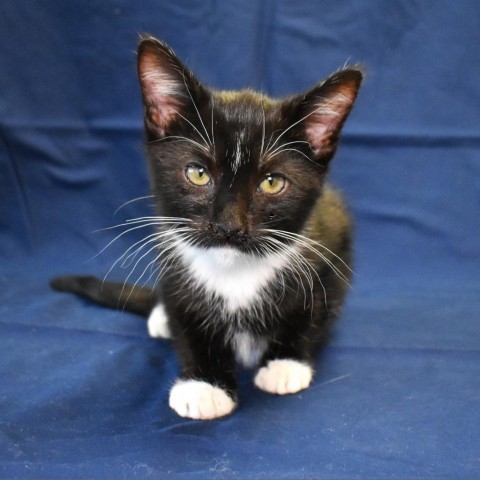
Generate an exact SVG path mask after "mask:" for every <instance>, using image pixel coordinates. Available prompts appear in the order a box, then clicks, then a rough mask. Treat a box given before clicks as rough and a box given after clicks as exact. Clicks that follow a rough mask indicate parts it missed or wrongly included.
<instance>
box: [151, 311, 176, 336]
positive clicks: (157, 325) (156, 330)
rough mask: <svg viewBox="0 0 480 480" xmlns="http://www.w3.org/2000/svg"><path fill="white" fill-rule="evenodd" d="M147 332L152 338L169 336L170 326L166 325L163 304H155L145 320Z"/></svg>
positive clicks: (166, 319)
mask: <svg viewBox="0 0 480 480" xmlns="http://www.w3.org/2000/svg"><path fill="white" fill-rule="evenodd" d="M147 327H148V334H149V335H150V336H151V337H153V338H170V337H171V333H170V328H169V327H168V317H167V312H166V311H165V307H164V306H163V304H161V303H159V304H158V305H156V306H155V308H154V309H153V310H152V312H151V313H150V315H149V317H148V321H147Z"/></svg>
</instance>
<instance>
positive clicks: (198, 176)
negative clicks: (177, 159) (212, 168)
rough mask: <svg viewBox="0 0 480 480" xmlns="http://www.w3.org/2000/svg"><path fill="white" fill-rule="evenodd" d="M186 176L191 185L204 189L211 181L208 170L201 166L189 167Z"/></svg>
mask: <svg viewBox="0 0 480 480" xmlns="http://www.w3.org/2000/svg"><path fill="white" fill-rule="evenodd" d="M185 176H186V177H187V178H188V179H189V180H190V182H191V183H193V184H194V185H197V186H199V187H204V186H205V185H208V184H209V183H210V181H211V178H210V174H209V173H208V170H207V169H206V168H204V167H200V166H199V165H189V166H188V167H187V169H186V170H185Z"/></svg>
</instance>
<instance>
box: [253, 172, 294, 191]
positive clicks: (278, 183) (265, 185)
mask: <svg viewBox="0 0 480 480" xmlns="http://www.w3.org/2000/svg"><path fill="white" fill-rule="evenodd" d="M286 184H287V180H286V179H285V178H284V177H282V176H281V175H273V174H268V175H267V176H266V177H265V178H264V179H263V180H262V181H261V182H260V185H259V186H258V188H259V189H260V191H261V192H262V193H266V194H267V195H276V194H277V193H280V192H281V191H282V190H283V189H284V188H285V185H286Z"/></svg>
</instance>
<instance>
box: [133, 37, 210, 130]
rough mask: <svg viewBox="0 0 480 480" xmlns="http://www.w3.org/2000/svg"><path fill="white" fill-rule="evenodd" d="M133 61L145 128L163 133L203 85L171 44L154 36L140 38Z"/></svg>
mask: <svg viewBox="0 0 480 480" xmlns="http://www.w3.org/2000/svg"><path fill="white" fill-rule="evenodd" d="M137 63H138V76H139V79H140V85H141V88H142V95H143V102H144V105H145V124H146V127H147V130H148V131H149V132H151V133H153V134H154V135H155V136H158V137H163V136H165V135H166V133H167V131H168V130H169V128H170V127H171V125H172V124H173V122H174V121H175V120H178V118H179V117H180V116H182V115H183V116H186V110H187V109H188V108H189V107H190V106H191V104H192V103H193V102H194V99H195V101H197V100H198V98H199V97H200V96H201V94H203V93H204V89H203V88H202V87H201V85H200V82H199V81H198V80H197V79H196V78H195V77H194V75H193V74H192V73H191V72H190V71H189V70H188V69H187V68H186V67H185V66H184V65H183V64H182V62H181V61H180V60H179V59H178V57H177V56H176V55H175V54H174V53H173V51H172V50H171V48H170V47H169V46H168V45H167V44H165V43H163V42H161V41H160V40H157V39H156V38H154V37H145V38H143V39H142V40H141V42H140V45H139V47H138V57H137Z"/></svg>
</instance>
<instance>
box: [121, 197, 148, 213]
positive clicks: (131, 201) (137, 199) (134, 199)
mask: <svg viewBox="0 0 480 480" xmlns="http://www.w3.org/2000/svg"><path fill="white" fill-rule="evenodd" d="M153 197H154V196H153V195H146V196H144V197H137V198H132V200H129V201H128V202H125V203H122V204H121V205H120V206H119V207H118V208H117V209H116V210H115V211H114V212H113V216H115V215H116V214H117V213H118V212H119V211H120V210H121V209H122V208H123V207H126V206H127V205H130V204H131V203H133V202H138V201H139V200H145V199H147V198H153Z"/></svg>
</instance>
